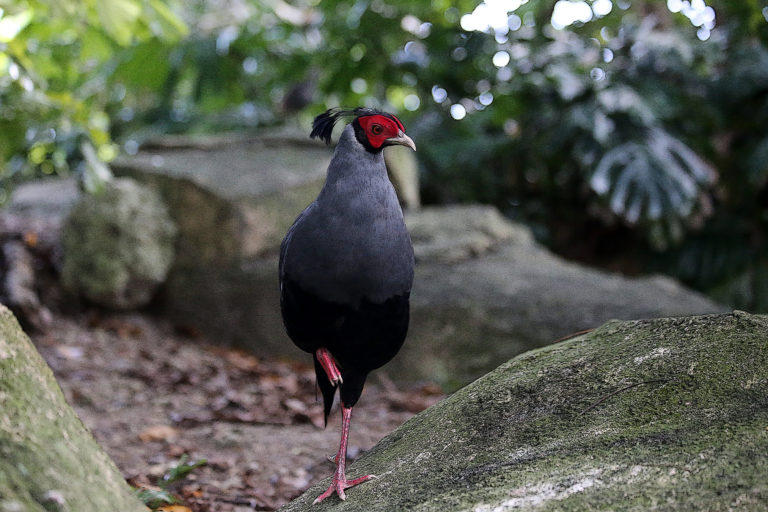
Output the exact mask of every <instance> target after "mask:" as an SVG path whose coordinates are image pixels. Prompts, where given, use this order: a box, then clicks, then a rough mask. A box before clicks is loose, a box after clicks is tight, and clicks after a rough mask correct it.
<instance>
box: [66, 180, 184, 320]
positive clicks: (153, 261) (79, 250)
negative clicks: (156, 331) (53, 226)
mask: <svg viewBox="0 0 768 512" xmlns="http://www.w3.org/2000/svg"><path fill="white" fill-rule="evenodd" d="M175 235H176V226H175V224H174V222H173V220H172V219H171V217H170V215H169V214H168V210H167V208H166V206H165V204H164V203H163V200H162V199H161V197H160V195H159V194H158V193H157V192H155V191H154V190H153V189H152V188H150V187H148V186H146V185H142V184H139V183H137V182H136V181H134V180H132V179H128V178H119V179H115V180H113V181H111V182H110V183H108V184H107V186H106V189H105V190H104V191H102V192H99V193H97V194H93V195H88V194H86V195H83V196H82V197H81V199H80V201H79V202H78V203H77V204H76V205H75V206H74V207H73V208H72V210H71V211H70V213H69V216H68V217H67V219H66V221H65V225H64V230H63V233H62V246H63V251H64V262H63V266H62V271H61V279H62V284H63V285H64V286H65V287H66V288H67V289H68V290H69V291H70V292H72V293H74V294H76V295H82V296H83V297H85V298H86V299H88V300H90V301H92V302H94V303H96V304H99V305H103V306H107V307H110V308H115V309H132V308H137V307H141V306H144V305H146V304H147V303H149V301H150V300H151V299H152V296H153V294H154V293H155V291H156V290H157V288H158V286H160V284H162V283H163V281H165V278H166V276H167V274H168V271H169V269H170V267H171V264H172V263H173V259H174V240H175Z"/></svg>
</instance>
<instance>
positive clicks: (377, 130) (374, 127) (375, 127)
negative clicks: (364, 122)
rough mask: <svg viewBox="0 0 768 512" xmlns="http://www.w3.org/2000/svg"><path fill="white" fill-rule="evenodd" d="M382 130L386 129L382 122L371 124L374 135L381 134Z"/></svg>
mask: <svg viewBox="0 0 768 512" xmlns="http://www.w3.org/2000/svg"><path fill="white" fill-rule="evenodd" d="M382 130H384V128H382V127H381V125H380V124H374V125H372V126H371V133H372V134H374V135H381V132H382Z"/></svg>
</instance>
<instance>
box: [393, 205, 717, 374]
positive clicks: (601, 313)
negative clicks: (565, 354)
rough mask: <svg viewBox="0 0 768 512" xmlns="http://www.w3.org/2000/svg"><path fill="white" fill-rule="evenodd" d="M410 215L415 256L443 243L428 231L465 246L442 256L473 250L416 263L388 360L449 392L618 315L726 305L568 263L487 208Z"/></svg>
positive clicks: (660, 283)
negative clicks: (400, 338)
mask: <svg viewBox="0 0 768 512" xmlns="http://www.w3.org/2000/svg"><path fill="white" fill-rule="evenodd" d="M489 210H490V211H491V212H493V214H492V213H489ZM408 220H409V226H410V225H413V224H417V225H418V229H417V230H416V234H415V236H414V246H415V251H416V253H417V254H419V253H424V252H426V250H425V249H424V248H420V246H422V244H423V243H424V242H426V247H429V248H431V247H434V246H435V245H437V246H440V244H439V243H438V244H435V243H434V242H432V241H431V240H426V241H423V240H420V239H419V235H418V233H419V232H427V233H432V240H447V241H448V243H447V244H446V245H450V244H451V243H452V244H453V247H454V248H458V249H455V250H454V251H453V253H452V252H451V251H450V250H449V249H444V250H442V254H443V255H444V256H442V257H443V258H445V257H446V256H448V255H451V254H454V255H455V254H457V253H458V252H464V253H465V256H466V257H464V258H462V259H457V258H454V257H453V256H450V260H451V263H450V264H446V263H442V262H441V261H440V258H441V257H440V256H434V257H428V258H426V257H425V258H424V259H423V260H422V261H419V262H418V263H417V266H416V267H417V270H416V279H415V282H414V287H413V292H412V294H411V318H412V320H411V329H410V333H409V338H408V340H407V341H406V343H405V346H404V347H403V349H402V350H401V352H400V354H399V355H398V356H397V358H396V359H395V361H393V363H392V364H391V365H390V366H388V367H387V369H388V370H387V371H388V372H390V373H391V374H392V376H393V377H399V378H410V379H414V378H415V379H418V378H431V379H435V380H437V381H438V382H440V383H441V384H443V385H444V386H446V387H447V388H449V389H452V388H456V387H458V386H460V385H463V384H466V383H467V382H470V381H471V380H472V379H474V378H477V377H478V376H479V375H482V374H484V373H485V372H487V371H489V370H491V369H493V368H495V367H496V366H498V365H499V364H501V363H502V362H504V361H506V360H507V359H509V358H510V357H513V356H515V355H517V354H519V353H521V352H524V351H526V350H530V349H531V348H534V347H540V346H543V345H546V344H549V343H552V342H554V341H555V340H557V339H559V338H562V337H563V336H567V335H569V334H571V333H573V332H577V331H581V330H584V329H590V328H594V327H596V326H598V325H600V324H601V323H603V322H606V321H608V320H611V319H624V320H630V319H638V318H653V317H661V316H681V315H691V314H702V313H713V312H722V311H724V308H723V307H722V306H719V305H717V304H715V303H714V302H712V301H711V300H710V299H708V298H706V297H705V296H703V295H701V294H699V293H696V292H694V291H692V290H689V289H687V288H685V287H683V286H681V285H680V284H679V283H677V282H676V281H674V280H673V279H670V278H667V277H663V276H651V277H639V278H628V277H624V276H621V275H619V274H611V273H608V272H604V271H601V270H596V269H592V268H589V267H586V266H584V265H580V264H576V263H572V262H568V261H566V260H564V259H562V258H560V257H558V256H556V255H554V254H552V253H551V252H549V251H548V250H546V249H544V248H543V247H541V246H540V245H538V244H537V243H535V242H534V240H533V237H532V236H531V234H530V231H529V230H528V228H526V227H524V226H522V225H520V224H515V223H511V222H508V221H506V220H504V219H503V218H501V217H500V216H499V215H498V213H495V210H493V209H492V208H489V207H477V206H474V207H473V206H455V207H448V208H435V209H424V210H423V211H422V212H420V213H416V214H409V215H408ZM483 225H485V226H496V227H495V228H493V229H489V228H487V227H486V228H482V227H481V226H483ZM461 233H465V234H464V235H462V234H461ZM491 233H492V234H491ZM477 240H480V241H481V243H479V244H478V243H476V245H475V246H474V247H475V248H474V249H471V250H466V248H468V247H472V244H470V243H467V241H475V242H476V241H477ZM459 249H460V251H459ZM430 250H431V249H430ZM438 253H439V251H438ZM470 255H471V256H474V257H469V256H470Z"/></svg>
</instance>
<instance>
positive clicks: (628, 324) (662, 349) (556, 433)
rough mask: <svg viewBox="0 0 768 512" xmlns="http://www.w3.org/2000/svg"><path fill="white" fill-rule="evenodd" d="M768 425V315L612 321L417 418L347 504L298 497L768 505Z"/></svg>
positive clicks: (395, 506)
mask: <svg viewBox="0 0 768 512" xmlns="http://www.w3.org/2000/svg"><path fill="white" fill-rule="evenodd" d="M767 427H768V317H767V316H758V315H749V314H747V313H743V312H734V313H733V314H724V315H706V316H695V317H681V318H661V319H655V320H639V321H624V322H620V321H611V322H608V323H606V324H604V325H603V326H602V327H600V328H599V329H597V330H596V331H594V332H592V333H590V334H587V335H583V336H579V337H577V338H574V339H571V340H568V341H564V342H561V343H558V344H555V345H551V346H548V347H545V348H541V349H537V350H533V351H530V352H526V353H525V354H522V355H520V356H518V357H516V358H514V359H512V360H510V361H509V362H507V363H505V364H503V365H502V366H500V367H499V368H497V369H496V370H494V371H492V372H491V373H489V374H487V375H485V376H484V377H481V378H480V379H478V380H477V381H475V382H473V383H472V384H470V385H468V386H466V387H464V388H462V389H461V390H459V391H457V392H456V393H454V394H453V395H452V396H451V397H449V398H447V399H446V400H444V401H443V402H441V403H439V404H437V405H435V406H433V407H431V408H429V409H428V410H426V411H424V412H423V413H421V414H419V415H417V416H415V417H414V418H412V419H411V420H409V421H408V422H406V423H405V424H404V425H402V426H401V427H400V428H398V429H397V430H395V431H394V432H393V433H392V434H390V435H389V436H387V437H386V438H384V439H383V440H382V441H381V442H380V443H379V444H378V445H376V447H374V448H373V450H371V451H370V452H369V453H367V454H365V455H364V456H363V457H361V458H360V459H359V460H358V461H356V462H355V463H354V464H353V465H352V466H351V467H349V468H348V475H349V476H350V477H355V476H358V475H362V474H369V473H372V474H375V475H377V476H378V477H379V478H377V479H375V480H373V481H371V482H367V483H365V484H363V485H360V486H358V487H355V488H354V489H351V490H350V491H349V492H348V495H347V500H346V502H340V501H339V500H330V499H329V500H327V501H325V502H323V503H322V504H321V505H318V506H314V507H313V506H311V505H310V504H311V502H312V500H313V499H314V497H315V496H316V495H318V494H319V493H320V492H321V491H322V489H324V488H325V486H327V483H328V482H320V483H318V484H317V485H316V486H314V487H312V488H311V489H310V490H309V491H307V493H305V494H304V495H303V496H301V497H300V498H298V499H297V500H295V501H294V502H292V503H290V504H289V505H287V506H286V507H285V508H284V509H283V510H284V511H286V512H289V511H290V512H295V511H301V510H312V511H318V512H320V511H324V510H343V511H366V512H375V511H393V510H408V511H417V512H418V511H422V512H425V511H440V512H448V511H482V512H486V511H507V510H519V509H522V510H557V511H581V510H764V509H765V504H766V503H768V459H766V457H765V454H766V453H768V428H767ZM352 436H353V437H354V431H353V432H352Z"/></svg>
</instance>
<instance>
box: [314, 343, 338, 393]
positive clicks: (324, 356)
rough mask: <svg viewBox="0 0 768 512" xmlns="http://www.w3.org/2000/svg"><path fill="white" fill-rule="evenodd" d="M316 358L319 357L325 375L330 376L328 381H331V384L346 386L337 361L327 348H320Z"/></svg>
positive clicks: (316, 352)
mask: <svg viewBox="0 0 768 512" xmlns="http://www.w3.org/2000/svg"><path fill="white" fill-rule="evenodd" d="M315 356H316V357H317V360H318V362H319V363H320V366H322V367H323V370H325V374H326V375H327V376H328V380H329V381H331V384H333V385H334V386H338V385H339V384H344V379H342V378H341V372H340V371H339V367H338V366H337V365H336V360H335V359H334V358H333V355H331V353H330V351H329V350H328V349H327V348H325V347H320V348H319V349H317V350H316V351H315Z"/></svg>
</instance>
